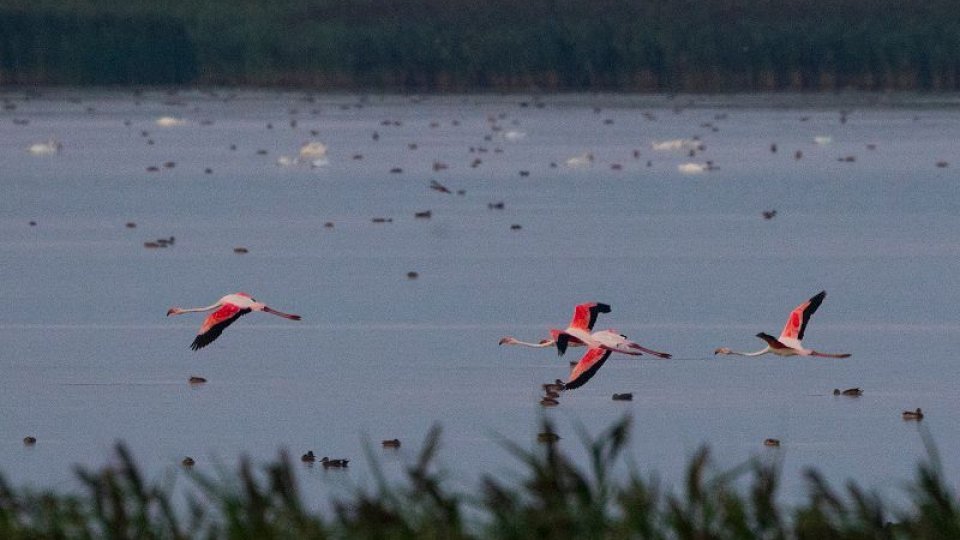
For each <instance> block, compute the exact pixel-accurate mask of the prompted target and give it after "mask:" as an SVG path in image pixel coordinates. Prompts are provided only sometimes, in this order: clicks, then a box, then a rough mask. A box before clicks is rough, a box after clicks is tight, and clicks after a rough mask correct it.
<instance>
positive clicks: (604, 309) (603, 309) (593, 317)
mask: <svg viewBox="0 0 960 540" xmlns="http://www.w3.org/2000/svg"><path fill="white" fill-rule="evenodd" d="M601 313H610V305H609V304H601V303H597V304H596V305H595V306H593V307H592V308H590V323H589V324H587V330H590V331H592V330H593V325H594V324H595V323H596V322H597V315H599V314H601Z"/></svg>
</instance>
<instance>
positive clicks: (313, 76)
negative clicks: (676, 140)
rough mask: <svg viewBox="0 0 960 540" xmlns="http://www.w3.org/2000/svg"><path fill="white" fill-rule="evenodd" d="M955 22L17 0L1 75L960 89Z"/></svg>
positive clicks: (2, 43)
mask: <svg viewBox="0 0 960 540" xmlns="http://www.w3.org/2000/svg"><path fill="white" fill-rule="evenodd" d="M958 36H960V11H958V10H956V5H955V3H954V2H950V1H948V0H929V1H926V2H922V3H913V4H904V3H903V2H902V1H897V0H875V1H873V2H862V1H859V0H834V1H830V2H826V1H819V0H788V1H785V2H776V3H757V2H738V1H735V0H724V1H718V2H708V3H691V2H688V1H687V0H659V1H657V2H641V1H636V0H602V1H598V2H577V1H564V0H527V1H523V2H521V1H519V0H490V1H489V2H484V3H483V4H482V5H477V4H473V3H458V2H453V3H449V2H446V3H445V2H435V1H430V0H392V1H387V2H364V1H361V0H344V1H340V2H302V1H296V0H278V1H277V2H271V3H267V2H244V3H240V4H237V3H235V2H233V3H231V2H227V1H226V0H210V1H209V2H205V3H203V4H202V5H192V4H182V5H168V6H159V5H157V4H156V3H152V2H148V1H147V0H131V1H130V2H127V3H123V4H118V5H113V6H91V5H73V3H71V5H64V3H63V2H56V1H55V0H34V1H32V2H27V1H26V0H11V1H10V2H8V3H7V5H5V6H4V7H3V8H0V86H6V85H10V84H21V85H78V86H88V85H93V86H103V85H121V86H127V85H168V84H172V85H202V86H224V85H231V86H232V85H240V86H252V87H272V88H290V89H312V90H316V91H357V90H360V89H363V90H367V91H374V90H375V91H385V92H421V93H422V92H429V93H463V92H529V91H531V89H536V91H538V92H546V93H552V92H592V91H602V92H630V93H636V92H643V93H705V92H709V93H715V92H768V91H793V92H809V91H813V92H833V91H846V90H857V91H875V92H877V91H879V92H883V91H934V92H935V91H958V90H960V38H958Z"/></svg>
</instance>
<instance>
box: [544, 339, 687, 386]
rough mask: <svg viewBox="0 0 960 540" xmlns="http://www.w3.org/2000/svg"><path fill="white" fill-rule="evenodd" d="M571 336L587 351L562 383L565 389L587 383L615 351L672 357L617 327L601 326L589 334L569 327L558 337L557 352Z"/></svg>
mask: <svg viewBox="0 0 960 540" xmlns="http://www.w3.org/2000/svg"><path fill="white" fill-rule="evenodd" d="M571 330H572V331H573V332H574V333H573V334H571V333H570V332H571ZM573 339H575V340H577V341H579V342H581V343H582V344H583V345H585V346H586V347H587V352H586V353H585V354H584V355H583V357H582V358H580V361H579V362H577V364H576V365H575V366H573V370H572V371H570V377H569V378H568V379H567V382H565V383H564V385H563V387H564V390H572V389H574V388H579V387H581V386H583V385H584V384H586V383H587V381H589V380H590V379H591V378H593V376H594V375H596V374H597V371H600V368H601V367H603V364H604V362H606V361H607V358H610V355H611V354H612V353H615V352H618V353H622V354H629V355H631V356H640V355H641V354H644V353H646V354H649V355H652V356H656V357H657V358H670V357H671V356H670V354H668V353H664V352H659V351H654V350H652V349H648V348H646V347H643V346H641V345H640V344H638V343H635V342H633V341H630V340H629V339H627V336H625V335H623V334H621V333H619V332H617V331H616V330H600V331H598V332H594V333H592V334H591V333H589V332H584V331H583V330H581V329H578V328H568V329H567V330H565V331H564V332H562V333H561V334H560V335H559V336H558V337H557V354H560V355H562V354H563V353H565V352H566V351H567V347H568V346H569V344H570V340H573Z"/></svg>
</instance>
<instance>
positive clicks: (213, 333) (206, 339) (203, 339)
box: [190, 309, 250, 351]
mask: <svg viewBox="0 0 960 540" xmlns="http://www.w3.org/2000/svg"><path fill="white" fill-rule="evenodd" d="M247 313H250V310H249V309H241V310H240V311H238V312H237V314H236V315H234V316H233V317H230V318H229V319H227V320H225V321H223V322H220V323H218V324H215V325H213V326H212V327H210V330H207V331H206V332H204V333H202V334H197V337H195V338H194V339H193V343H191V344H190V348H191V349H192V350H194V351H197V350H200V349H202V348H204V347H206V346H207V345H209V344H211V343H213V340H215V339H217V338H218V337H220V334H222V333H223V331H224V329H226V328H227V327H228V326H230V325H231V324H233V321H235V320H237V319H239V318H240V317H242V316H244V315H246V314H247Z"/></svg>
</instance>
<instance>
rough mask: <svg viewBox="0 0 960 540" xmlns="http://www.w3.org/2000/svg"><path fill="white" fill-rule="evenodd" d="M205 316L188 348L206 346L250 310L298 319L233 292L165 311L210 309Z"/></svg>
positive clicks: (245, 294)
mask: <svg viewBox="0 0 960 540" xmlns="http://www.w3.org/2000/svg"><path fill="white" fill-rule="evenodd" d="M212 310H216V311H214V312H213V313H211V314H210V315H209V316H207V318H206V319H205V320H204V321H203V325H202V326H200V332H199V333H197V337H196V338H195V339H194V340H193V343H191V344H190V348H191V349H193V350H195V351H196V350H198V349H201V348H203V347H206V346H207V345H209V344H210V343H212V342H213V340H215V339H217V338H218V337H220V334H222V333H223V330H224V329H225V328H226V327H228V326H230V325H231V324H233V322H234V321H236V320H237V319H239V318H240V317H242V316H244V315H246V314H247V313H250V312H251V311H262V312H264V313H269V314H271V315H277V316H278V317H284V318H286V319H290V320H293V321H299V320H300V316H299V315H291V314H289V313H284V312H282V311H277V310H275V309H272V308H270V307H267V306H266V305H265V304H263V303H261V302H257V301H256V300H254V299H253V298H252V297H251V296H250V295H249V294H247V293H242V292H238V293H234V294H228V295H226V296H224V297H223V298H221V299H220V300H217V302H216V303H215V304H213V305H209V306H206V307H198V308H189V309H181V308H178V307H172V308H170V309H169V310H168V311H167V316H168V317H169V316H170V315H180V314H182V313H198V312H203V311H212Z"/></svg>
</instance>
